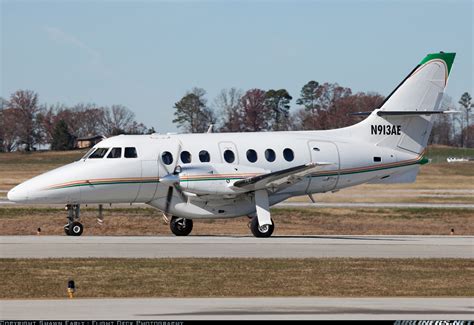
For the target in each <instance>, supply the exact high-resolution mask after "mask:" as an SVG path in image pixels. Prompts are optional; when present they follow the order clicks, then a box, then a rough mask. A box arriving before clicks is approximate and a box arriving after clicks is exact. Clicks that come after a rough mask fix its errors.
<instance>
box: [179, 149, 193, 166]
mask: <svg viewBox="0 0 474 325" xmlns="http://www.w3.org/2000/svg"><path fill="white" fill-rule="evenodd" d="M180 158H181V161H182V162H183V164H189V163H190V162H191V153H189V151H183V152H181V155H180Z"/></svg>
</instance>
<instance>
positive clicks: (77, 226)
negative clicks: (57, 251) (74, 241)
mask: <svg viewBox="0 0 474 325" xmlns="http://www.w3.org/2000/svg"><path fill="white" fill-rule="evenodd" d="M83 231H84V226H83V225H82V223H80V222H78V221H74V222H73V223H71V224H70V225H69V224H67V225H65V226H64V232H65V233H66V235H68V236H80V235H82V232H83Z"/></svg>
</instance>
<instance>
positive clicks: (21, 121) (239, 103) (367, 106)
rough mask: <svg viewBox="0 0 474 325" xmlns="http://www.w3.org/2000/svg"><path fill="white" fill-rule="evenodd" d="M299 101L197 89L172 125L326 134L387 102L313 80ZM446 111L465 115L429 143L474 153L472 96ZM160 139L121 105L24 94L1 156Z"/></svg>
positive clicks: (273, 92)
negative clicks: (100, 141)
mask: <svg viewBox="0 0 474 325" xmlns="http://www.w3.org/2000/svg"><path fill="white" fill-rule="evenodd" d="M292 100H293V97H292V96H291V95H290V94H289V92H288V91H287V90H286V89H270V90H263V89H258V88H253V89H249V90H247V91H245V92H244V91H243V90H240V89H236V88H231V89H223V90H221V92H220V93H219V94H218V95H217V97H216V98H215V99H214V100H213V101H212V102H211V103H209V102H208V99H207V97H206V91H205V90H204V89H202V88H193V89H192V90H190V91H188V92H186V94H185V95H184V96H183V97H182V98H181V99H180V100H179V101H178V102H176V103H175V105H174V107H173V108H174V116H175V118H174V120H173V123H175V124H176V125H177V126H178V127H179V128H180V129H181V130H182V131H184V132H191V133H202V132H206V131H207V130H208V129H209V126H210V125H213V126H214V131H218V132H257V131H282V130H327V129H333V128H340V127H345V126H349V125H352V124H354V123H357V122H359V121H360V120H361V118H360V117H358V116H354V115H353V114H352V113H355V112H367V111H372V110H374V109H376V108H378V107H380V105H381V104H382V102H383V100H384V97H383V96H381V95H379V94H377V93H364V92H358V93H353V92H352V90H351V89H350V88H347V87H343V86H340V85H338V84H337V83H322V84H320V83H318V82H316V81H314V80H313V81H309V82H308V83H306V84H305V85H304V86H303V87H302V89H301V91H300V93H299V95H298V98H296V100H295V103H296V105H297V107H296V108H295V109H293V110H291V111H290V108H291V106H290V105H291V102H292ZM442 107H443V109H444V110H460V111H461V114H450V115H441V116H436V117H435V123H434V125H433V131H432V133H431V137H430V140H429V143H430V144H443V145H451V146H458V147H474V136H472V135H474V126H473V125H472V123H471V121H472V118H471V110H472V108H473V107H474V104H473V103H472V98H471V96H470V95H469V94H468V93H464V94H463V95H462V97H461V98H460V100H459V101H458V102H457V104H455V103H454V102H453V100H452V99H451V98H450V97H449V96H445V98H444V99H443V102H442ZM153 132H155V130H154V129H153V127H151V128H147V127H146V126H145V125H144V124H143V123H139V122H137V121H136V120H135V114H134V113H133V112H132V111H131V110H130V109H128V108H126V107H125V106H122V105H112V106H110V107H99V106H97V105H94V104H77V105H74V106H72V107H67V106H65V105H62V104H56V105H48V104H40V103H39V102H38V94H37V93H35V92H33V91H30V90H18V91H16V92H15V93H13V94H12V95H11V96H10V98H9V99H8V100H6V99H3V98H0V152H1V151H3V152H9V151H14V150H19V149H21V150H26V151H30V150H34V149H35V148H37V146H38V145H40V144H50V145H51V149H53V150H68V149H72V148H73V146H74V142H75V140H76V139H77V138H81V137H87V136H91V135H103V136H106V137H109V136H113V135H118V134H149V133H153Z"/></svg>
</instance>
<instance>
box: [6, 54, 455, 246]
mask: <svg viewBox="0 0 474 325" xmlns="http://www.w3.org/2000/svg"><path fill="white" fill-rule="evenodd" d="M454 57H455V53H444V52H440V53H435V54H429V55H428V56H426V57H425V58H424V59H423V60H422V61H421V62H420V64H418V65H417V66H416V67H415V69H413V71H412V72H410V74H409V75H408V76H407V77H406V78H405V79H404V80H403V81H402V82H401V83H400V84H399V85H398V87H397V88H395V90H394V91H393V92H392V93H391V94H390V95H389V96H388V97H387V98H386V99H385V101H384V102H383V104H382V105H381V107H380V108H378V109H375V110H374V111H373V112H369V113H361V115H364V114H365V115H368V117H367V118H366V119H364V120H363V121H361V122H360V123H357V124H355V125H352V126H349V127H345V128H341V129H334V130H325V131H291V132H253V133H204V134H174V135H170V134H167V135H161V134H152V135H119V136H115V137H111V138H108V139H105V140H103V141H101V142H100V143H98V144H97V145H95V146H94V148H92V149H91V150H90V151H89V152H88V153H87V154H86V155H85V156H84V157H83V158H81V159H80V160H79V161H76V162H74V163H71V164H68V165H66V166H63V167H60V168H57V169H54V170H52V171H49V172H47V173H44V174H42V175H39V176H37V177H34V178H32V179H30V180H28V181H26V182H24V183H22V184H20V185H18V186H16V187H15V188H13V189H12V190H11V191H9V192H8V199H9V200H11V201H14V202H21V203H32V204H38V203H45V204H56V203H58V204H65V205H66V208H67V210H68V211H69V212H68V216H67V220H68V223H67V224H66V225H65V227H64V230H65V232H66V234H67V235H71V236H79V235H81V234H82V232H83V226H82V224H81V223H80V204H106V203H146V204H148V205H151V206H153V207H155V208H158V209H160V210H162V211H163V212H164V216H165V217H166V218H168V217H171V221H170V228H171V231H172V232H173V233H174V234H175V235H177V236H186V235H188V234H189V233H190V232H191V230H192V227H193V219H206V218H233V217H239V216H248V217H250V218H251V222H250V229H251V231H252V233H253V234H254V236H256V237H269V236H271V234H272V233H273V230H274V224H273V221H272V219H271V216H270V210H269V207H270V206H272V205H274V204H276V203H278V202H281V201H283V200H286V199H288V198H289V197H292V196H299V195H309V196H310V198H311V199H312V196H311V194H313V193H324V192H328V191H336V190H339V189H342V188H346V187H349V186H354V185H358V184H363V183H379V184H380V183H382V184H392V183H409V182H414V181H415V179H416V175H417V174H418V171H419V167H420V165H421V164H424V163H426V162H427V159H426V158H424V157H423V152H424V149H425V147H426V144H427V141H428V138H429V136H430V132H431V127H432V119H433V115H434V114H443V113H448V111H441V110H440V102H441V99H442V97H443V92H444V88H445V87H446V83H447V80H448V75H449V72H450V70H451V66H452V64H453V61H454Z"/></svg>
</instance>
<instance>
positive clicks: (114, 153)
mask: <svg viewBox="0 0 474 325" xmlns="http://www.w3.org/2000/svg"><path fill="white" fill-rule="evenodd" d="M107 158H122V148H112V150H110V152H109V154H108V155H107Z"/></svg>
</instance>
